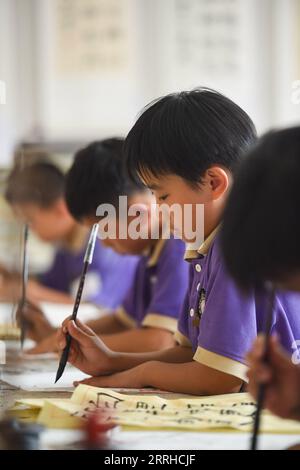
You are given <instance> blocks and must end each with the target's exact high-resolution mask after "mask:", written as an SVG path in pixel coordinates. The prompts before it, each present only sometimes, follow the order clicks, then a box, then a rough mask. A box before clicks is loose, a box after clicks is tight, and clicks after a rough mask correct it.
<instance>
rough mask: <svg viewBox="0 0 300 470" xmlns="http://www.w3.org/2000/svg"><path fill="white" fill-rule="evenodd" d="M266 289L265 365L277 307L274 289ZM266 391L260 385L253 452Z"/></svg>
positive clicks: (269, 286) (268, 287)
mask: <svg viewBox="0 0 300 470" xmlns="http://www.w3.org/2000/svg"><path fill="white" fill-rule="evenodd" d="M266 289H267V292H268V309H267V316H266V319H265V327H264V334H265V343H264V351H263V358H262V360H263V362H264V363H265V364H267V363H268V359H269V358H268V352H269V351H268V349H269V338H270V334H271V328H272V321H273V309H274V305H275V290H274V288H273V287H272V286H271V285H270V284H269V283H268V284H267V285H266ZM265 391H266V387H265V384H260V385H259V387H258V394H257V404H256V412H255V418H254V424H253V431H252V437H251V450H256V449H257V437H258V432H259V426H260V417H261V412H262V409H263V405H264V399H265Z"/></svg>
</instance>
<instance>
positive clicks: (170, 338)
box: [145, 328, 176, 351]
mask: <svg viewBox="0 0 300 470" xmlns="http://www.w3.org/2000/svg"><path fill="white" fill-rule="evenodd" d="M145 332H146V334H147V343H148V346H149V347H151V349H153V350H154V351H158V350H161V349H168V348H172V347H174V346H175V345H176V342H175V340H174V333H172V332H171V331H167V330H163V329H160V328H145Z"/></svg>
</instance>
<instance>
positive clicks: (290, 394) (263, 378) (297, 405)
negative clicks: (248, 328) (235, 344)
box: [247, 336, 300, 420]
mask: <svg viewBox="0 0 300 470" xmlns="http://www.w3.org/2000/svg"><path fill="white" fill-rule="evenodd" d="M269 341H270V345H269V353H268V354H269V359H268V364H265V363H264V362H263V360H262V358H263V354H264V343H265V337H263V336H259V337H258V338H257V340H256V341H255V343H254V345H253V348H252V350H251V351H250V352H249V353H248V356H247V360H248V362H249V366H250V369H249V372H248V377H249V380H250V381H249V387H248V390H249V392H250V393H251V394H252V395H253V396H254V397H255V398H256V397H257V390H258V386H259V384H265V386H266V391H265V402H264V406H265V407H266V408H268V409H269V410H270V411H271V412H272V413H274V414H276V415H278V416H280V417H281V418H288V419H297V420H300V369H299V367H298V366H296V365H295V364H293V363H292V362H291V360H290V358H289V357H288V356H287V354H286V353H285V352H284V351H283V350H282V348H281V347H280V345H279V343H278V340H277V339H276V338H275V337H272V338H270V340H269Z"/></svg>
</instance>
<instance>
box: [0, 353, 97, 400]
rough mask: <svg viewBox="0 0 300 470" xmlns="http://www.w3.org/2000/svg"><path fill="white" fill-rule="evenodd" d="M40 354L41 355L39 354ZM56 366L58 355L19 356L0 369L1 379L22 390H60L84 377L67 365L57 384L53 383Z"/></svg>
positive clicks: (67, 387) (69, 386)
mask: <svg viewBox="0 0 300 470" xmlns="http://www.w3.org/2000/svg"><path fill="white" fill-rule="evenodd" d="M40 356H41V355H40ZM57 367H58V356H57V357H55V356H54V358H53V359H50V358H49V357H48V359H47V360H45V359H43V358H41V357H39V358H32V359H24V358H22V357H20V359H19V361H18V362H16V363H14V364H12V365H10V364H8V365H6V366H4V367H3V369H2V376H1V379H2V380H3V381H4V382H7V383H8V384H10V385H12V386H14V387H17V388H21V389H22V390H29V391H30V390H31V391H37V390H49V391H50V390H61V389H70V388H72V389H73V388H74V387H73V382H74V381H75V380H76V381H78V380H82V379H84V378H86V377H88V376H87V375H85V374H84V373H83V372H81V371H80V370H78V369H76V368H75V367H73V366H71V365H70V364H68V365H67V367H66V370H65V372H64V374H63V376H62V377H61V379H60V380H59V382H58V383H57V384H55V383H54V381H55V375H56V371H57Z"/></svg>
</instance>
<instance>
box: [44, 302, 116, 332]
mask: <svg viewBox="0 0 300 470" xmlns="http://www.w3.org/2000/svg"><path fill="white" fill-rule="evenodd" d="M41 307H42V310H43V312H44V313H45V315H46V317H47V318H48V320H49V321H50V322H51V324H52V325H53V326H56V327H58V326H60V325H61V324H62V322H63V321H64V320H65V319H66V318H67V317H68V316H70V315H72V312H73V305H72V304H69V305H68V304H56V303H50V302H42V303H41ZM108 313H109V310H107V309H104V308H99V307H97V306H96V305H93V304H89V303H81V304H80V306H79V310H78V318H79V319H80V320H81V321H83V322H86V321H88V320H93V319H96V318H100V317H101V316H104V315H106V314H108Z"/></svg>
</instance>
